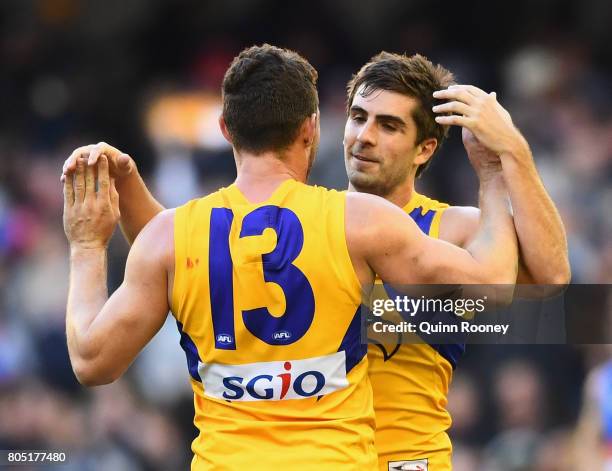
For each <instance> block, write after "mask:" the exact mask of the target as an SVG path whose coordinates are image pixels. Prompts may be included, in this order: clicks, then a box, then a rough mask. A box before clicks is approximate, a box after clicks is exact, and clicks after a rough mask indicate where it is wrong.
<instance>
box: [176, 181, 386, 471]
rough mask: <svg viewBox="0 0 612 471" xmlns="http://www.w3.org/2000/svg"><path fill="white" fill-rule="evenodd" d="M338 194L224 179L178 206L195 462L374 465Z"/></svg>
mask: <svg viewBox="0 0 612 471" xmlns="http://www.w3.org/2000/svg"><path fill="white" fill-rule="evenodd" d="M345 201H346V195H345V193H341V192H340V193H339V192H336V191H330V190H327V189H324V188H319V187H312V186H308V185H304V184H302V183H299V182H296V181H294V180H287V181H285V182H283V183H282V184H281V185H280V186H279V187H278V188H277V189H276V191H275V192H274V193H273V194H272V195H271V196H270V198H268V200H266V201H264V202H261V203H257V204H254V203H250V202H249V201H248V200H247V199H246V198H245V197H244V196H243V195H242V193H241V192H240V190H239V189H238V188H237V187H236V185H231V186H229V187H227V188H223V189H221V190H219V191H217V192H215V193H213V194H211V195H209V196H207V197H204V198H201V199H198V200H193V201H191V202H189V203H187V204H186V205H184V206H182V207H180V208H178V209H177V210H176V214H175V220H174V226H175V229H174V239H175V265H176V268H175V278H174V287H173V293H172V300H171V308H172V312H173V314H174V316H175V318H176V320H177V324H178V327H179V330H180V334H181V341H180V342H181V346H182V347H183V349H184V351H185V354H186V356H187V364H188V370H189V374H190V379H191V384H192V388H193V392H194V405H195V419H194V423H195V425H196V427H197V428H198V430H199V435H198V437H197V438H196V439H195V440H194V442H193V444H192V450H193V452H194V458H193V461H192V469H193V470H197V471H200V470H208V469H214V470H223V469H228V470H235V469H250V470H259V469H261V470H271V469H285V468H290V469H296V470H311V469H317V470H353V469H354V470H364V469H376V467H377V456H376V451H375V449H374V415H373V405H372V391H371V386H370V382H369V380H368V377H367V356H366V352H367V348H366V347H365V346H364V345H362V344H361V343H360V316H359V306H360V303H361V288H360V284H359V281H358V279H357V276H356V274H355V272H354V270H353V266H352V263H351V260H350V257H349V253H348V249H347V245H346V236H345V226H344V213H345Z"/></svg>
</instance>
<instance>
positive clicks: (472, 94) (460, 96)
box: [433, 85, 495, 105]
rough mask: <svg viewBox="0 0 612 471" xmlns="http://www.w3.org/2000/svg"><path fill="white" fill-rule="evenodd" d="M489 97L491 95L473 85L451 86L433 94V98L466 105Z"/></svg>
mask: <svg viewBox="0 0 612 471" xmlns="http://www.w3.org/2000/svg"><path fill="white" fill-rule="evenodd" d="M494 93H495V92H493V94H494ZM489 95H491V94H490V93H486V92H484V91H483V90H481V89H480V88H478V87H475V86H474V85H451V86H449V87H448V88H447V89H445V90H438V91H436V92H434V93H433V96H434V98H438V99H441V100H456V101H461V102H463V103H466V104H468V105H471V104H473V103H474V102H475V101H477V99H479V98H485V97H487V96H489Z"/></svg>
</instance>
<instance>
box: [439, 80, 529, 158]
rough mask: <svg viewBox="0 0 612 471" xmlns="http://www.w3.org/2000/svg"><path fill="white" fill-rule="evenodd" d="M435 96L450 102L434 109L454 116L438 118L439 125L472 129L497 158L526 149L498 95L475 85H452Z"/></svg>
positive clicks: (481, 142) (479, 140)
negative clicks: (520, 148)
mask: <svg viewBox="0 0 612 471" xmlns="http://www.w3.org/2000/svg"><path fill="white" fill-rule="evenodd" d="M433 96H434V98H437V99H441V100H448V102H447V103H443V104H441V105H436V106H434V107H433V111H434V112H435V113H452V114H451V115H449V116H436V122H437V123H439V124H443V125H452V126H463V127H464V128H467V129H469V130H470V131H471V132H472V133H473V135H474V136H475V137H476V139H477V140H478V142H480V144H482V145H483V146H484V147H486V148H487V149H489V150H490V151H491V152H493V153H495V154H496V155H502V154H504V153H513V152H515V151H516V150H517V148H518V147H520V146H526V142H525V139H524V138H523V136H522V135H521V133H520V132H519V130H518V129H517V128H516V127H515V126H514V124H513V123H512V118H511V117H510V114H509V113H508V112H507V111H506V110H505V109H504V107H503V106H501V105H500V104H499V103H498V101H497V96H496V94H495V92H491V93H485V92H484V91H482V90H481V89H480V88H477V87H474V86H472V85H451V86H450V87H448V88H447V89H446V90H438V91H436V92H434V94H433Z"/></svg>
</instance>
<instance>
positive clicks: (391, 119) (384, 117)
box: [351, 105, 406, 129]
mask: <svg viewBox="0 0 612 471" xmlns="http://www.w3.org/2000/svg"><path fill="white" fill-rule="evenodd" d="M351 113H363V114H365V115H367V114H368V112H367V111H366V110H364V109H363V108H362V107H361V106H358V105H353V106H351ZM376 121H382V122H385V123H393V124H395V125H396V126H398V127H400V128H402V129H403V128H405V127H406V122H405V121H404V120H403V119H402V118H400V117H399V116H394V115H392V114H377V115H376Z"/></svg>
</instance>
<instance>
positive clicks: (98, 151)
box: [87, 142, 123, 165]
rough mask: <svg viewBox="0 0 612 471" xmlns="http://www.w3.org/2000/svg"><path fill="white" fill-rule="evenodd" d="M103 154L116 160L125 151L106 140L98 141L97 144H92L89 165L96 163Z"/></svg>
mask: <svg viewBox="0 0 612 471" xmlns="http://www.w3.org/2000/svg"><path fill="white" fill-rule="evenodd" d="M102 154H106V156H107V157H108V158H109V159H110V160H116V159H117V158H118V157H119V156H120V155H122V154H123V153H122V152H121V151H120V150H119V149H117V148H116V147H113V146H111V145H110V144H107V143H106V142H98V143H97V144H96V145H95V146H91V150H90V152H89V159H88V160H87V165H96V163H97V162H98V159H99V158H100V156H101V155H102Z"/></svg>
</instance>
